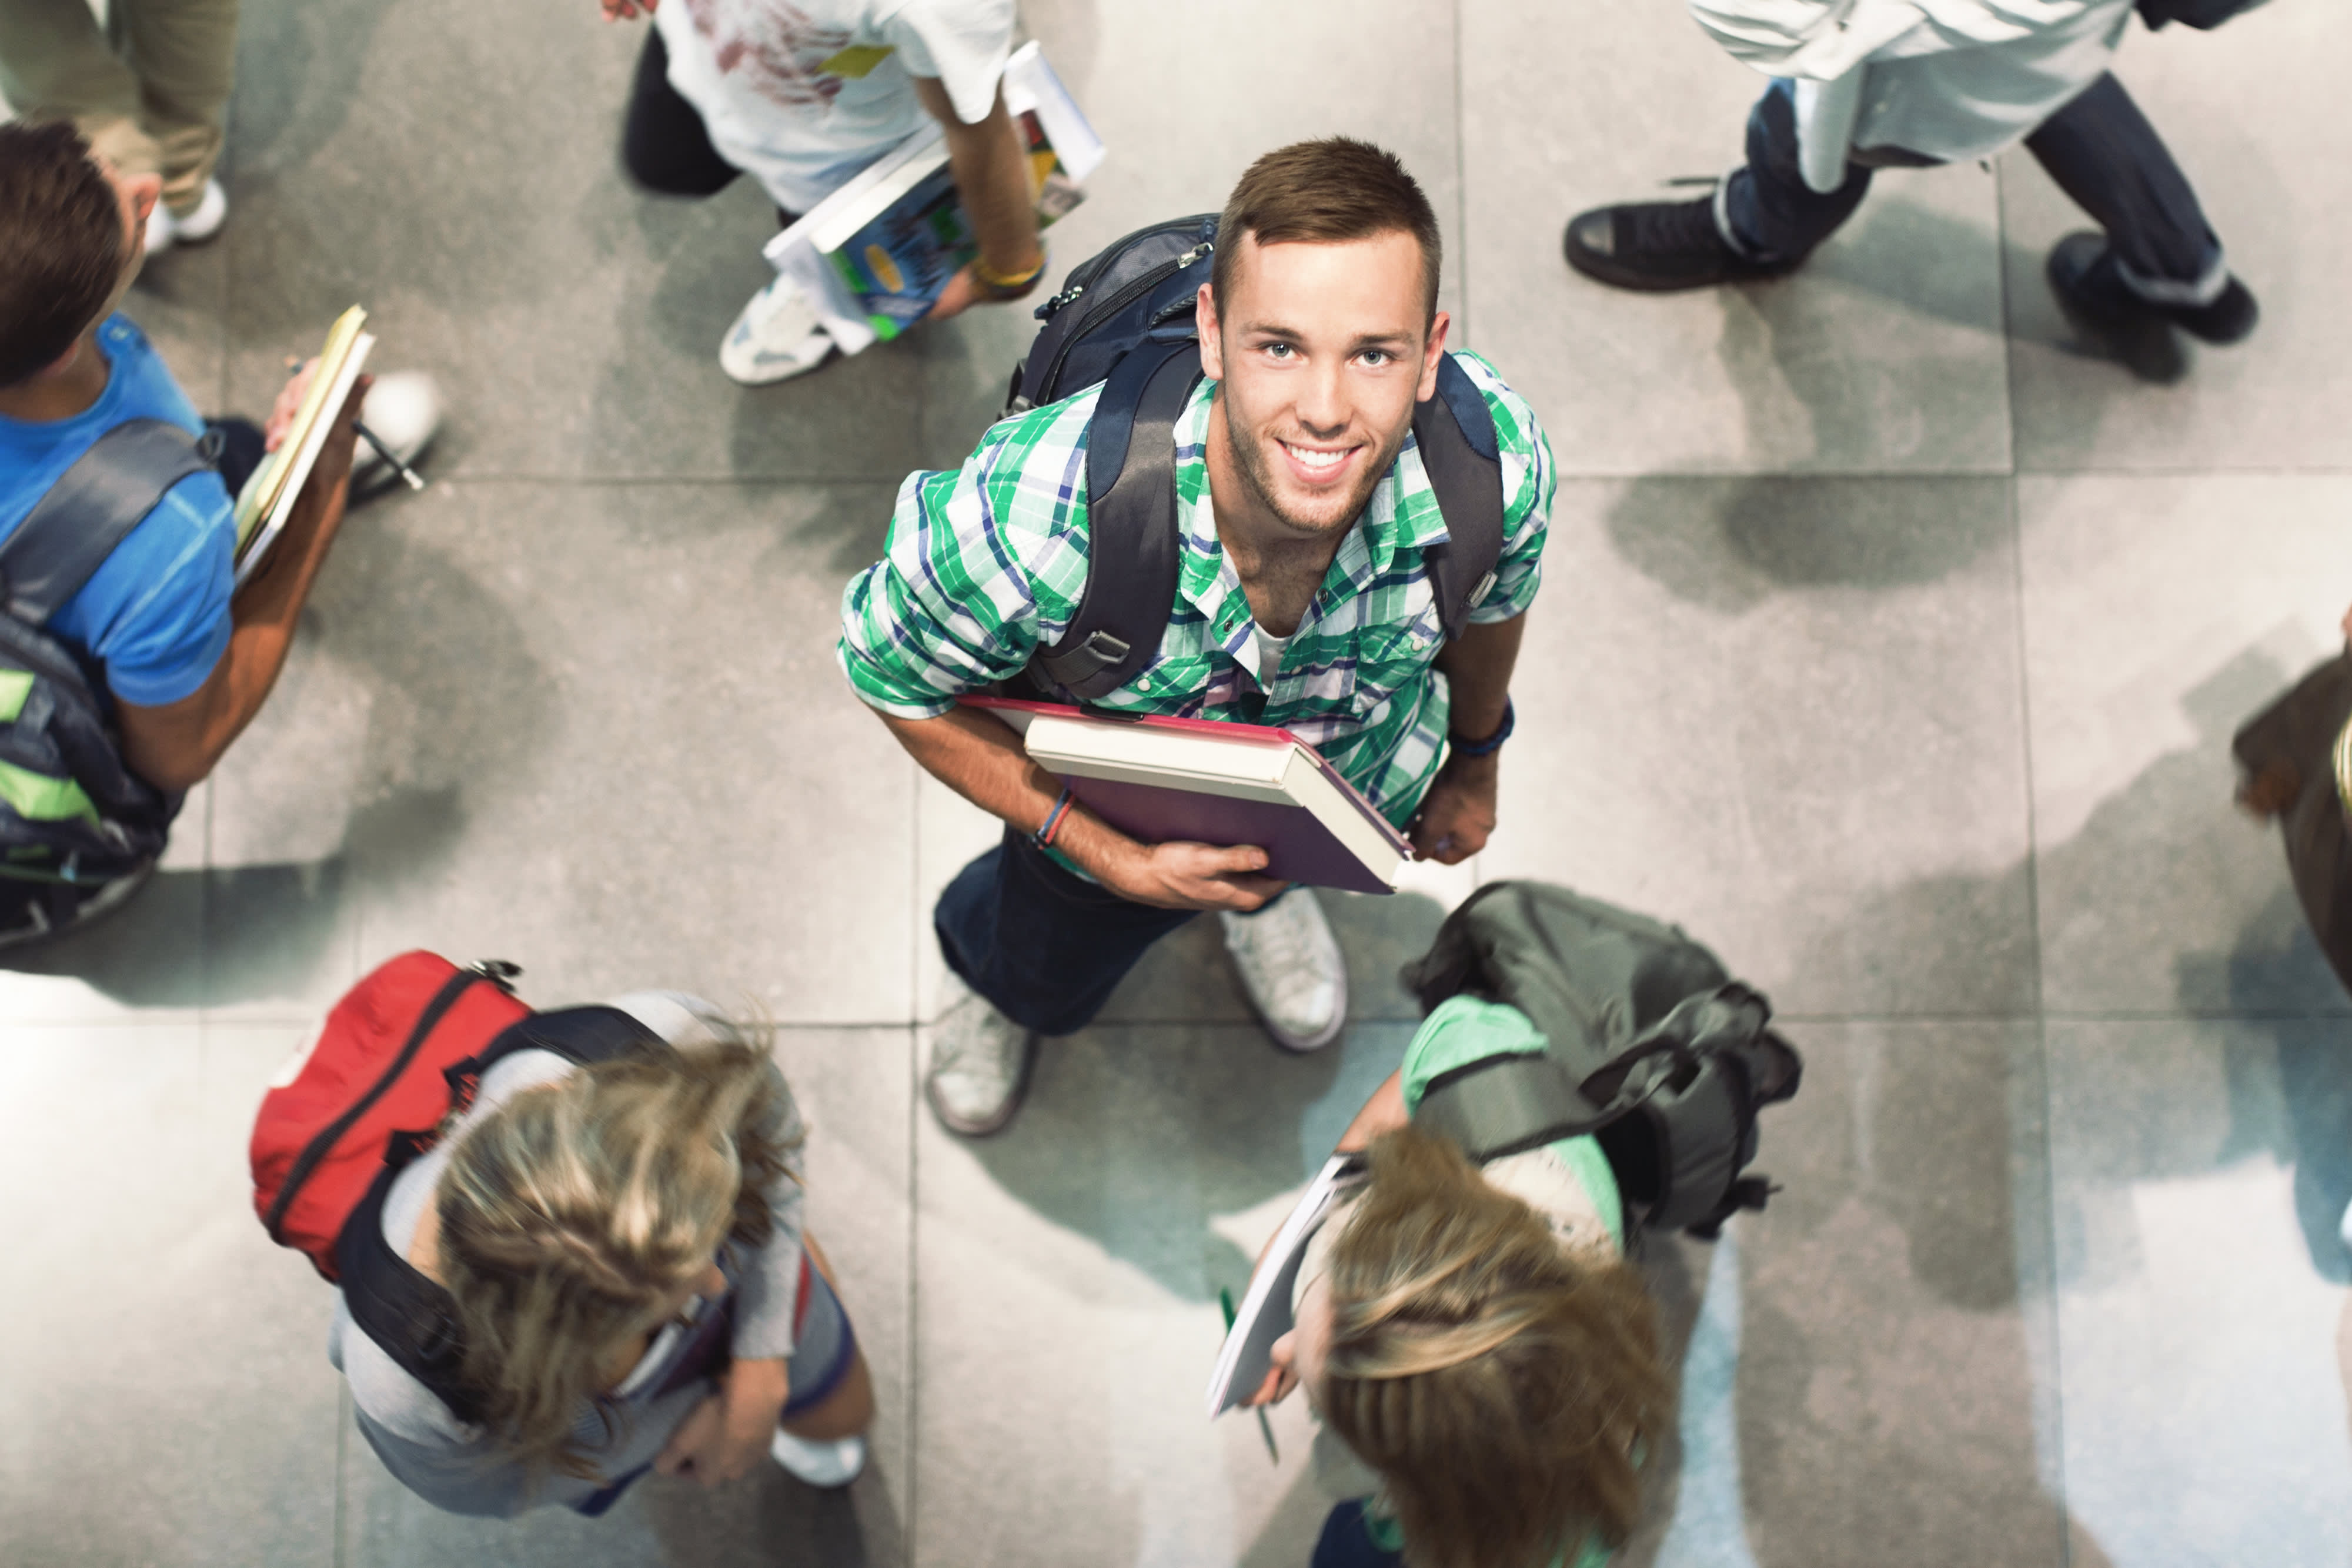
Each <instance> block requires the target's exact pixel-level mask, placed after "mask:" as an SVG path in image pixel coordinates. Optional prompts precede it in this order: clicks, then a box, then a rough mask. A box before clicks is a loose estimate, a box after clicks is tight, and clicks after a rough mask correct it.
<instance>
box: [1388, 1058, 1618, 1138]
mask: <svg viewBox="0 0 2352 1568" xmlns="http://www.w3.org/2000/svg"><path fill="white" fill-rule="evenodd" d="M1610 1119H1611V1113H1610V1112H1608V1111H1605V1110H1603V1109H1601V1107H1599V1106H1596V1105H1594V1104H1593V1103H1592V1102H1591V1101H1590V1100H1588V1099H1586V1098H1585V1097H1584V1096H1583V1095H1582V1094H1581V1093H1580V1092H1578V1090H1577V1087H1576V1084H1575V1083H1574V1082H1572V1081H1571V1080H1570V1077H1569V1075H1568V1073H1567V1071H1565V1070H1564V1069H1562V1068H1561V1066H1560V1065H1559V1062H1557V1061H1553V1060H1552V1059H1551V1058H1550V1057H1549V1056H1545V1055H1542V1054H1540V1053H1526V1052H1513V1053H1510V1054H1507V1055H1503V1056H1490V1057H1487V1058H1486V1059H1485V1060H1484V1061H1473V1062H1470V1063H1467V1064H1466V1065H1465V1066H1462V1067H1457V1068H1455V1069H1454V1071H1451V1072H1447V1073H1443V1074H1441V1075H1440V1076H1439V1077H1437V1078H1436V1079H1435V1080H1433V1082H1431V1083H1430V1085H1429V1087H1428V1089H1427V1090H1425V1091H1424V1092H1423V1094H1422V1097H1421V1103H1420V1104H1419V1105H1417V1106H1415V1107H1414V1108H1413V1113H1412V1124H1413V1125H1414V1126H1416V1127H1418V1128H1420V1129H1421V1130H1422V1131H1423V1132H1425V1133H1432V1134H1435V1135H1437V1136H1438V1137H1441V1138H1444V1139H1446V1140H1448V1141H1449V1142H1451V1143H1452V1144H1453V1145H1454V1147H1456V1148H1458V1149H1460V1150H1461V1151H1462V1152H1463V1154H1465V1155H1467V1156H1469V1158H1470V1159H1471V1160H1472V1161H1474V1162H1477V1163H1483V1162H1485V1161H1487V1160H1496V1159H1500V1158H1502V1157H1503V1156H1504V1155H1516V1154H1517V1153H1519V1152H1520V1151H1521V1150H1523V1149H1532V1148H1537V1147H1539V1146H1540V1145H1545V1144H1549V1143H1551V1142H1553V1141H1554V1140H1556V1139H1559V1138H1573V1137H1577V1136H1579V1135H1580V1134H1585V1133H1591V1132H1594V1131H1597V1130H1598V1129H1599V1128H1601V1127H1602V1126H1605V1125H1606V1124H1608V1123H1609V1121H1610Z"/></svg>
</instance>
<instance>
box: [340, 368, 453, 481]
mask: <svg viewBox="0 0 2352 1568" xmlns="http://www.w3.org/2000/svg"><path fill="white" fill-rule="evenodd" d="M360 423H362V424H364V425H366V426H367V427H368V429H369V430H370V431H372V432H373V433H374V434H375V437H376V439H377V440H379V441H381V442H383V444H385V445H386V446H389V447H390V448H392V454H393V455H394V456H395V457H397V458H399V459H400V460H401V461H402V462H403V463H406V464H409V465H415V462H416V460H417V459H418V458H419V457H422V456H423V455H425V448H426V447H428V446H430V445H432V444H433V437H434V436H435V435H436V434H438V433H439V431H440V429H441V389H440V387H438V386H437V385H436V384H435V383H434V381H433V378H432V377H431V376H428V375H426V374H425V372H424V371H386V372H384V373H383V375H380V376H378V377H376V379H375V385H373V386H372V387H370V388H368V394H367V401H366V402H363V403H362V404H361V405H360ZM392 472H393V469H392V465H391V464H389V463H387V462H385V461H384V460H383V456H382V455H380V454H379V453H378V452H377V451H376V449H375V448H374V447H373V446H371V445H370V444H368V443H367V442H365V441H362V442H361V443H360V444H359V450H358V451H357V452H356V453H355V454H353V455H352V488H353V489H355V490H356V489H361V488H363V487H365V486H369V485H372V484H374V483H376V482H378V481H380V480H383V479H386V478H389V477H390V476H391V475H392Z"/></svg>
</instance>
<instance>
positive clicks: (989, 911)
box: [931, 829, 1195, 1034]
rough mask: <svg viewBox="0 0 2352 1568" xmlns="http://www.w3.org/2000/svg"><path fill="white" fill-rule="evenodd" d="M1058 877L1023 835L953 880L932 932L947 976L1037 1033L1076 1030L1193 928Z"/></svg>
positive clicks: (1179, 916) (1184, 913) (1079, 880)
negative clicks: (1161, 945)
mask: <svg viewBox="0 0 2352 1568" xmlns="http://www.w3.org/2000/svg"><path fill="white" fill-rule="evenodd" d="M1194 913H1195V912H1194V911H1192V910H1189V909H1155V908H1153V907H1152V906H1151V905H1150V904H1134V903H1130V902H1129V901H1128V900H1127V899H1124V898H1121V897H1119V896H1118V894H1115V893H1113V892H1111V891H1110V890H1109V889H1108V888H1105V887H1101V886H1098V885H1097V884H1096V883H1091V882H1088V881H1087V880H1086V878H1084V877H1082V876H1077V875H1075V874H1073V873H1070V872H1067V871H1065V870H1063V869H1062V868H1061V867H1060V866H1059V865H1056V864H1055V862H1053V860H1052V859H1051V858H1050V857H1049V856H1047V855H1046V853H1045V852H1044V851H1043V850H1040V849H1038V848H1037V847H1036V846H1035V845H1034V844H1032V843H1031V842H1030V841H1029V840H1028V838H1027V836H1026V835H1025V834H1021V833H1016V832H1013V831H1011V830H1010V829H1008V830H1006V831H1005V834H1004V839H1003V842H1002V843H1000V844H998V845H997V846H996V848H994V849H992V850H991V851H989V852H987V853H986V854H984V855H982V856H981V857H980V858H979V859H978V860H976V861H974V862H971V864H970V865H968V866H966V867H964V868H963V870H962V871H961V872H959V873H956V879H955V881H953V882H951V883H949V884H948V890H947V891H946V892H945V893H943V894H940V903H939V907H938V908H937V909H936V910H935V911H933V913H932V915H931V925H932V927H933V929H935V930H936V931H938V933H939V936H940V952H941V953H942V954H943V955H944V956H946V958H947V961H948V967H950V968H951V969H953V970H954V971H955V972H956V973H957V974H958V975H961V976H962V977H963V980H964V983H965V984H966V985H968V986H970V987H971V988H972V989H973V990H975V991H977V992H979V993H980V994H981V995H982V996H983V997H986V998H988V999H989V1000H990V1001H991V1002H992V1003H994V1004H995V1007H996V1009H997V1010H998V1011H999V1012H1001V1013H1003V1015H1004V1016H1005V1017H1006V1018H1009V1019H1012V1020H1013V1022H1015V1023H1017V1024H1019V1025H1021V1026H1022V1027H1023V1028H1024V1029H1032V1030H1036V1031H1037V1032H1038V1033H1039V1034H1072V1033H1075V1032H1076V1031H1077V1030H1081V1029H1084V1028H1085V1027H1086V1026H1087V1023H1088V1022H1089V1021H1090V1020H1091V1019H1093V1018H1094V1016H1095V1014H1097V1013H1098V1012H1100V1011H1101V1010H1102V1005H1103V1003H1104V1002H1106V1001H1108V1000H1109V999H1110V994H1111V991H1112V990H1113V989H1114V988H1116V987H1117V986H1118V982H1119V980H1120V979H1121V978H1122V977H1125V975H1126V974H1127V972H1128V970H1129V969H1131V968H1133V967H1135V962H1136V960H1137V959H1139V958H1140V957H1142V956H1143V955H1144V952H1145V950H1146V949H1148V948H1149V947H1150V946H1151V945H1152V944H1153V943H1154V942H1157V941H1159V940H1160V938H1161V937H1162V936H1167V935H1168V933H1170V932H1171V931H1173V930H1175V929H1176V928H1177V927H1178V926H1180V925H1183V924H1184V923H1185V922H1186V921H1188V920H1191V919H1192V916H1193V915H1194Z"/></svg>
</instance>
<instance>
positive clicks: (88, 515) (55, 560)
mask: <svg viewBox="0 0 2352 1568" xmlns="http://www.w3.org/2000/svg"><path fill="white" fill-rule="evenodd" d="M211 466H212V459H211V458H210V456H209V455H206V454H205V452H204V451H203V450H202V448H201V447H200V446H199V444H198V443H197V441H196V438H195V437H194V436H192V435H190V434H188V433H187V432H186V431H184V430H182V429H181V428H180V427H179V426H178V425H176V424H173V423H169V422H167V421H164V420H160V419H131V420H125V421H124V422H123V423H121V424H118V425H116V426H115V427H114V428H113V429H111V430H110V431H108V432H107V433H106V434H103V435H101V436H100V437H99V438H98V439H97V440H96V441H94V442H92V443H90V446H89V451H87V452H85V453H83V454H82V455H80V456H79V457H77V458H75V459H74V463H73V466H72V467H70V468H68V469H67V470H66V471H65V472H64V473H63V474H62V475H60V476H58V482H57V483H56V484H54V485H52V486H49V489H48V493H47V495H45V496H43V497H41V498H40V500H38V501H37V502H36V503H35V504H34V506H33V509H32V511H31V512H30V513H28V514H26V517H25V520H24V521H23V522H21V523H19V524H17V525H16V531H15V532H14V533H12V534H10V535H9V536H8V538H6V539H5V541H0V610H5V612H7V613H8V614H10V615H12V616H14V617H16V619H17V620H19V621H22V622H25V623H26V625H28V626H40V625H45V624H47V622H48V619H49V617H50V616H52V615H54V614H56V613H57V612H58V610H60V609H61V608H63V607H64V605H65V602H66V601H68V600H69V599H71V598H72V597H73V596H74V595H75V594H76V593H78V592H79V591H81V586H82V584H83V583H85V582H88V581H89V579H90V574H91V573H92V572H94V571H96V570H98V569H99V568H100V566H102V565H104V564H105V562H106V558H107V557H108V556H110V555H112V554H113V553H114V547H115V546H117V545H119V544H121V542H122V541H123V540H124V539H125V538H128V537H130V533H131V529H133V528H137V527H138V526H139V525H140V524H141V523H142V522H144V521H146V519H147V514H148V513H150V512H152V511H153V510H154V509H155V508H156V507H157V506H158V505H159V504H160V503H161V502H162V501H163V496H164V493H165V492H167V491H168V490H170V489H171V488H172V486H174V485H176V484H178V483H179V482H180V481H181V480H183V479H184V478H186V477H187V476H189V475H191V474H201V473H204V472H205V470H206V469H208V468H210V467H211Z"/></svg>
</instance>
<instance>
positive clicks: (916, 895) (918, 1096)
mask: <svg viewBox="0 0 2352 1568" xmlns="http://www.w3.org/2000/svg"><path fill="white" fill-rule="evenodd" d="M905 763H906V767H907V769H908V775H909V777H910V778H912V779H913V780H914V788H913V789H911V790H910V791H908V815H909V816H910V817H911V818H912V819H913V829H914V831H913V833H912V835H911V840H912V842H913V845H914V852H913V853H911V854H909V855H908V857H907V883H908V887H907V907H908V923H909V925H910V926H911V929H910V930H909V931H908V933H907V936H908V941H907V1012H908V1025H907V1298H906V1313H907V1317H906V1322H907V1374H906V1375H907V1387H906V1411H905V1415H904V1416H903V1417H902V1419H903V1420H904V1422H905V1424H906V1425H905V1430H906V1434H907V1527H906V1530H905V1531H904V1532H903V1534H902V1536H901V1546H900V1552H901V1557H900V1560H899V1568H915V1562H916V1558H917V1556H918V1550H917V1542H918V1540H919V1534H918V1532H919V1531H920V1530H921V1529H922V1518H923V1480H922V1474H923V1467H922V1461H921V1458H920V1455H921V1451H922V1449H921V1444H920V1442H919V1434H918V1433H917V1430H916V1412H917V1411H918V1410H919V1408H920V1407H921V1406H920V1400H921V1397H922V1393H921V1390H922V1378H921V1355H922V1352H921V1335H920V1333H919V1332H918V1325H917V1322H916V1315H915V1314H916V1312H917V1301H918V1292H919V1288H920V1283H921V1281H919V1278H918V1277H917V1274H916V1266H917V1259H918V1257H919V1250H918V1249H917V1247H916V1244H915V1242H916V1231H915V1228H916V1227H917V1226H919V1225H920V1224H921V1223H922V1218H923V1217H922V1207H921V1205H920V1204H919V1203H918V1202H917V1201H916V1189H917V1186H918V1183H917V1181H916V1172H915V1163H916V1161H917V1160H919V1159H920V1158H921V1157H922V1156H921V1154H920V1148H921V1136H920V1134H921V1133H922V1124H921V1122H920V1121H919V1116H920V1114H921V1111H922V1098H923V1095H922V1090H921V1087H920V1085H919V1082H918V1081H917V1078H916V1074H917V1073H918V1072H919V1071H921V1070H922V1062H921V1055H922V1048H921V1040H922V1019H921V1014H922V1011H923V991H922V978H923V775H922V768H921V764H919V763H918V762H917V761H916V760H915V759H914V758H912V757H908V758H906V759H905Z"/></svg>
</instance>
